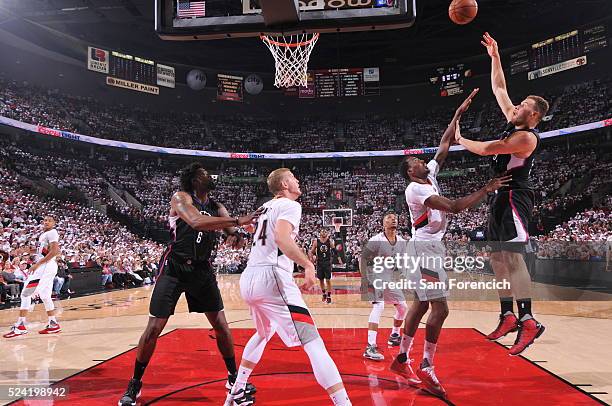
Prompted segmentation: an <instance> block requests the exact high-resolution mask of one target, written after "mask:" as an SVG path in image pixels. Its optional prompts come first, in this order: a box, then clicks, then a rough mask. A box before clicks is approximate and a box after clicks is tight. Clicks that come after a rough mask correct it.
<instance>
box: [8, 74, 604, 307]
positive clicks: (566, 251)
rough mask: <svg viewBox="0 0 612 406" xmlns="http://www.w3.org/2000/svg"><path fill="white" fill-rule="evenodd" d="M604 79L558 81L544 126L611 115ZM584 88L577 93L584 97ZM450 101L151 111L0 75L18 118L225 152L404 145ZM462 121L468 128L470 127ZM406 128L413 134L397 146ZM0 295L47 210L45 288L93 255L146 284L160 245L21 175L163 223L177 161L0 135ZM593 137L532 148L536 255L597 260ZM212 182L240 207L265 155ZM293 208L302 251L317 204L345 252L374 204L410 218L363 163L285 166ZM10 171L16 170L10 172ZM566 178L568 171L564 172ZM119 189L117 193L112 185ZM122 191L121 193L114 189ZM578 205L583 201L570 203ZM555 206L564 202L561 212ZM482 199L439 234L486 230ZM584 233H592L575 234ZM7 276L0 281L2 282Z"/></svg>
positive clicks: (454, 179) (246, 205)
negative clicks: (376, 110)
mask: <svg viewBox="0 0 612 406" xmlns="http://www.w3.org/2000/svg"><path fill="white" fill-rule="evenodd" d="M611 85H612V81H611V79H609V78H608V79H601V80H599V79H598V80H594V81H590V82H586V83H582V84H578V85H572V86H567V87H565V88H562V89H558V90H556V91H552V90H551V92H550V94H545V95H544V96H545V97H546V98H547V99H548V100H549V101H550V102H551V107H552V108H551V111H550V113H549V114H550V117H548V118H547V119H546V121H544V122H543V123H542V125H541V129H542V130H547V129H554V128H563V127H568V126H572V125H578V124H583V123H587V122H592V121H596V120H601V119H605V118H610V117H612V103H611V102H610V100H611V98H610V95H611V90H610V89H611V88H612V87H611ZM586 100H588V103H587V102H585V101H586ZM452 113H453V111H452V110H449V109H446V108H442V107H435V108H432V109H430V110H428V111H426V112H420V113H416V114H414V115H411V116H384V115H376V114H370V115H368V116H364V117H360V118H347V119H343V120H340V121H337V120H336V121H332V120H328V119H326V120H320V119H312V118H309V119H302V120H291V121H290V120H286V119H282V118H279V119H271V118H254V117H248V116H233V117H231V118H228V117H207V116H205V115H203V114H193V113H186V112H180V113H176V112H166V113H160V112H153V111H148V110H146V109H144V108H129V109H128V108H125V106H121V105H116V106H110V105H106V104H104V103H101V102H99V101H97V100H95V99H93V98H85V97H78V96H71V95H65V94H61V93H59V92H57V91H50V90H48V89H44V88H40V87H37V86H32V85H29V84H26V83H15V82H10V81H7V80H5V79H2V78H0V115H2V116H5V117H9V118H14V119H17V120H20V121H24V122H28V123H33V124H37V125H44V126H47V127H52V128H57V129H61V130H68V131H74V132H79V133H84V134H88V135H93V136H97V137H102V138H111V139H118V140H126V141H136V142H141V143H142V142H146V143H148V144H153V145H160V146H172V147H183V148H197V149H210V150H227V151H240V152H248V151H253V152H260V151H266V152H296V151H300V150H307V151H309V152H315V151H332V150H376V149H401V148H405V147H407V146H410V147H420V146H431V145H436V144H437V142H438V140H439V137H440V134H441V133H442V132H443V131H444V129H445V127H446V125H447V123H448V121H449V120H450V117H451V115H452ZM503 124H504V121H503V117H502V116H501V114H500V113H499V108H498V107H497V105H496V104H495V103H494V102H488V101H487V102H483V103H480V104H478V103H477V102H476V103H475V105H474V106H472V109H471V110H470V111H469V112H468V113H467V114H466V115H465V116H464V117H463V118H462V126H463V127H464V128H466V129H468V131H469V132H470V136H471V137H472V138H483V137H485V136H486V137H489V136H490V135H491V134H494V133H496V132H497V130H498V129H499V128H501V127H503ZM470 130H471V131H470ZM407 140H410V144H409V145H407ZM0 146H1V147H2V148H1V150H0V158H1V159H2V162H1V163H0V175H1V176H2V179H3V181H2V183H1V184H0V219H1V220H2V225H1V228H0V254H1V255H2V260H0V262H1V264H0V269H1V270H2V272H3V273H2V276H1V277H0V299H2V300H6V298H7V297H14V296H15V294H16V292H15V290H18V289H19V283H20V281H21V283H22V282H23V280H24V275H26V276H27V268H28V267H29V265H30V264H31V258H30V254H31V252H32V250H33V249H34V246H35V240H36V237H37V236H38V234H39V233H40V219H41V216H42V215H44V214H48V213H50V214H54V215H55V216H56V217H57V218H58V229H59V230H60V235H61V242H62V260H63V261H64V263H65V265H66V266H65V269H68V272H67V273H66V272H64V273H62V274H61V276H60V275H58V280H57V281H56V285H55V287H54V291H55V292H56V293H58V294H59V293H61V292H62V291H63V292H69V291H70V286H69V285H70V279H71V278H70V272H69V269H70V266H72V265H74V264H76V265H78V266H84V265H85V264H88V263H96V264H99V265H100V266H101V267H102V280H101V284H104V285H109V286H110V285H113V286H131V285H138V284H142V283H151V282H153V279H154V274H155V270H156V263H157V261H158V259H159V257H160V254H161V251H162V249H163V247H162V246H161V245H159V244H158V243H155V242H153V241H150V240H146V239H142V238H140V237H138V236H137V235H135V234H133V233H132V232H130V231H129V230H128V228H127V227H126V224H121V223H119V222H116V221H113V220H111V219H110V218H109V217H107V216H106V215H104V214H102V213H101V212H100V211H99V210H96V209H94V208H91V207H90V206H88V205H87V204H85V203H84V202H82V201H79V202H77V201H75V200H58V199H49V198H41V197H38V196H36V195H34V194H31V193H28V192H25V189H27V188H24V184H23V183H24V182H27V180H26V179H28V180H32V179H39V180H44V181H46V182H48V183H50V184H51V185H53V186H54V187H55V188H57V189H58V190H64V191H77V192H79V193H81V194H82V195H84V196H86V197H87V198H88V199H89V200H92V201H97V202H99V203H101V204H104V205H107V206H111V207H114V208H115V209H116V210H117V211H118V212H119V213H122V214H124V215H126V216H127V218H129V219H131V221H134V222H136V221H140V222H147V223H152V224H156V225H158V226H160V227H165V226H166V225H167V214H168V202H169V200H170V197H171V195H172V193H174V192H175V191H176V190H177V187H178V176H177V170H176V169H177V167H176V165H175V164H167V163H166V162H161V161H160V160H144V159H141V160H133V159H130V160H127V159H126V160H124V161H123V162H121V161H117V160H113V159H109V158H108V157H106V156H104V155H103V154H98V156H96V157H95V158H94V157H93V156H92V157H82V156H75V155H72V156H70V155H67V154H61V153H59V152H58V153H54V155H53V159H49V155H48V154H47V153H44V152H36V151H34V150H30V149H27V148H23V147H21V146H19V145H14V144H9V143H6V142H4V141H0ZM608 161H609V159H605V155H602V151H599V150H598V149H597V144H594V143H581V144H578V145H573V146H572V148H571V149H570V148H569V146H564V147H559V146H557V147H547V148H545V149H544V151H542V153H541V154H539V156H538V158H537V161H536V164H535V167H534V170H533V172H532V179H533V183H534V190H535V191H536V207H535V209H534V212H535V215H536V216H535V218H536V220H537V219H542V218H547V217H555V216H556V217H557V218H558V222H557V223H558V224H556V226H555V227H553V229H552V230H551V231H550V232H548V233H542V235H540V236H538V237H537V242H538V255H540V257H548V258H555V257H564V258H571V259H597V258H601V253H602V251H601V250H602V249H605V244H603V243H602V242H603V241H607V240H609V239H610V237H611V236H612V213H611V212H610V209H609V208H610V206H611V205H610V203H611V201H610V198H609V197H608V198H606V199H604V200H603V202H604V203H603V204H600V205H599V206H601V207H593V206H592V205H591V206H589V207H588V208H587V209H584V208H583V207H582V206H580V204H583V203H584V202H585V201H588V200H589V199H590V197H591V195H593V194H596V193H604V194H606V193H609V192H608V190H609V186H610V179H612V176H611V175H612V164H611V163H609V162H608ZM487 164H488V162H487V160H486V159H477V158H474V157H472V158H470V161H465V158H461V161H460V162H459V161H457V162H453V161H452V160H451V159H450V158H449V163H448V165H447V167H446V168H445V171H446V172H448V175H447V176H442V175H441V176H440V185H441V189H442V192H443V194H444V195H445V196H447V197H449V198H451V199H452V198H458V197H462V196H465V195H467V194H468V193H471V192H473V191H475V190H477V189H478V188H480V187H482V186H483V185H484V184H485V183H486V181H487V180H488V174H487V171H486V166H487ZM217 169H218V171H217V172H218V173H219V179H218V182H217V183H218V188H217V189H216V190H215V191H214V192H213V193H212V197H213V198H214V199H216V200H218V201H220V202H221V203H223V204H224V205H225V206H226V207H227V208H228V210H229V212H230V213H231V214H232V215H240V214H244V213H246V212H248V211H251V210H252V209H253V208H254V207H256V206H257V204H258V203H260V202H261V201H262V200H263V199H264V197H265V196H266V187H265V183H263V182H262V179H263V178H264V177H265V175H266V174H267V173H268V172H269V170H270V169H271V167H266V166H260V167H256V166H255V165H253V164H242V165H239V164H233V163H230V164H228V165H226V166H222V167H221V168H217ZM295 173H296V175H297V176H298V178H299V179H300V182H301V188H302V191H303V196H302V197H301V199H300V203H301V204H302V206H303V208H304V214H303V218H302V226H301V231H300V239H299V241H298V242H299V243H300V245H301V246H302V247H304V249H307V248H308V246H309V244H310V242H311V241H312V239H313V238H316V236H317V235H318V232H319V230H320V229H321V228H322V227H323V224H322V215H321V211H322V210H323V209H326V208H339V207H350V208H352V209H353V213H354V215H353V225H352V227H347V228H346V230H345V239H346V242H345V244H346V246H345V249H346V252H347V254H348V256H349V257H351V258H356V257H358V255H359V252H360V246H361V242H362V241H365V240H367V239H368V238H370V237H371V236H372V235H374V234H376V233H378V232H380V231H381V229H382V227H381V221H382V215H383V213H385V212H387V211H388V210H395V211H401V212H403V213H402V215H401V216H400V228H401V232H402V233H404V235H405V236H406V237H409V234H408V230H409V228H410V226H409V225H410V218H409V215H408V214H407V213H406V212H405V207H404V206H403V203H402V202H403V200H404V199H403V191H404V189H405V186H406V183H405V180H404V179H402V178H401V177H400V176H399V174H398V173H397V168H396V167H395V166H394V165H390V164H378V163H376V162H375V163H374V164H373V163H372V161H369V162H362V163H359V164H355V163H353V164H351V165H349V166H344V167H339V166H338V165H337V164H335V163H334V164H329V166H322V165H320V164H317V165H316V166H312V167H310V168H308V169H305V168H303V167H300V168H296V170H295ZM20 177H21V178H20ZM570 181H571V182H570ZM109 188H113V190H117V191H124V192H127V193H129V194H130V195H131V196H132V197H133V198H134V199H135V200H136V201H137V203H138V204H137V205H134V204H132V203H131V202H130V201H129V199H126V200H125V202H123V203H119V202H118V201H117V200H116V199H114V198H113V197H112V196H111V194H110V193H109ZM335 188H338V189H341V190H342V191H343V193H344V194H345V196H347V198H345V199H343V202H333V201H332V200H333V199H330V191H331V190H333V189H335ZM123 197H125V196H123ZM578 207H582V208H578ZM559 213H564V214H565V213H567V214H568V216H567V217H562V216H560V215H559ZM486 218H487V207H486V205H485V204H484V203H483V204H481V205H479V206H478V207H475V208H473V209H470V210H467V211H464V212H462V213H459V214H457V215H451V216H450V223H449V232H448V233H447V237H446V238H447V240H452V241H463V240H465V239H470V238H473V237H474V233H475V232H479V231H484V229H485V225H486ZM584 241H598V243H596V244H583V242H584ZM248 246H249V245H247V246H246V247H245V248H242V249H240V250H234V249H231V248H229V246H226V245H225V244H223V243H221V244H220V245H219V247H218V255H217V256H216V259H215V263H214V265H215V267H216V268H217V269H218V270H221V271H223V272H230V273H235V272H240V271H241V269H242V267H243V266H244V264H245V261H246V259H247V257H248V252H249V249H248ZM8 282H10V283H8Z"/></svg>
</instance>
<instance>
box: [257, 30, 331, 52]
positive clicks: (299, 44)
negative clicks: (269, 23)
mask: <svg viewBox="0 0 612 406" xmlns="http://www.w3.org/2000/svg"><path fill="white" fill-rule="evenodd" d="M259 38H261V40H262V41H266V42H267V43H269V44H273V45H276V46H279V47H289V48H296V47H302V46H306V45H308V44H310V43H311V42H312V41H315V40H316V39H317V38H319V33H318V32H315V33H314V34H313V35H312V38H310V39H309V40H307V41H301V42H291V43H286V42H278V41H275V40H273V39H271V38H270V37H269V36H267V35H263V34H262V35H260V36H259Z"/></svg>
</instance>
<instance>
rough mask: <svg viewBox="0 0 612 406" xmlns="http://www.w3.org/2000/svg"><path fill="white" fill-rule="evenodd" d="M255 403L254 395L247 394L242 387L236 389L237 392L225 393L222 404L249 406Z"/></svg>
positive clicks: (226, 405)
mask: <svg viewBox="0 0 612 406" xmlns="http://www.w3.org/2000/svg"><path fill="white" fill-rule="evenodd" d="M253 404H255V396H253V395H248V394H247V393H246V392H245V391H244V389H238V392H236V393H234V394H232V393H231V392H230V393H228V394H227V397H226V398H225V403H224V406H250V405H253Z"/></svg>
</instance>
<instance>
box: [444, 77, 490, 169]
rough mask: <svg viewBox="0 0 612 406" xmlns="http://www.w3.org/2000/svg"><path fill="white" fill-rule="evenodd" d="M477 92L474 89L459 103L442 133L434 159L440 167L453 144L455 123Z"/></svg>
mask: <svg viewBox="0 0 612 406" xmlns="http://www.w3.org/2000/svg"><path fill="white" fill-rule="evenodd" d="M478 90H480V89H478V88H476V89H474V90H472V93H470V95H469V96H468V97H467V98H466V99H465V100H464V101H463V103H461V106H459V107H458V108H457V111H455V115H454V116H453V119H452V120H451V122H450V124H449V125H448V128H446V131H444V134H443V135H442V141H440V146H439V147H438V151H437V152H436V156H435V157H434V159H435V160H436V161H437V162H438V165H439V166H440V167H442V165H444V161H446V157H447V156H448V150H449V149H450V146H451V144H452V143H453V140H454V135H455V128H456V125H457V121H458V120H459V119H460V118H461V115H462V114H463V113H465V112H466V111H467V109H468V108H469V107H470V104H471V103H472V99H473V98H474V96H476V93H478Z"/></svg>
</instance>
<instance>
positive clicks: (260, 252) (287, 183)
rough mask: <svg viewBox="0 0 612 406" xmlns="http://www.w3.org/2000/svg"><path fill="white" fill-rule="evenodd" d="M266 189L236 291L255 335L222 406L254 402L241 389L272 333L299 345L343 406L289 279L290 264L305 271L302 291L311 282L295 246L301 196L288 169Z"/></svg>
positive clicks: (335, 377)
mask: <svg viewBox="0 0 612 406" xmlns="http://www.w3.org/2000/svg"><path fill="white" fill-rule="evenodd" d="M268 188H269V190H270V192H271V193H272V194H273V195H274V198H273V199H272V200H270V201H268V202H267V203H265V204H264V205H263V206H262V208H261V209H260V210H261V211H262V213H261V216H260V217H259V220H258V222H257V228H256V230H255V234H254V236H253V247H252V248H251V253H250V254H249V260H248V263H247V267H246V269H245V271H244V272H243V273H242V276H241V277H240V293H241V295H242V298H243V299H244V300H245V301H246V302H247V304H248V305H249V308H250V310H251V316H252V317H253V321H254V322H255V326H256V329H257V331H256V333H255V334H253V336H252V337H251V339H250V340H249V342H248V343H247V345H246V346H245V348H244V352H243V353H242V362H241V363H240V368H239V370H238V377H237V379H236V383H235V384H234V386H233V387H232V389H231V391H230V393H229V394H228V396H227V399H226V402H225V405H226V406H230V405H251V404H253V402H254V399H253V398H252V397H250V396H248V395H246V394H245V392H244V388H245V385H246V383H247V380H248V378H249V376H250V375H251V372H253V369H254V368H255V367H256V366H257V363H258V362H259V360H260V359H261V356H262V354H263V352H264V349H265V347H266V344H267V342H268V340H270V338H272V336H273V335H274V334H275V333H276V334H278V335H279V336H280V338H281V339H282V340H283V342H284V343H285V345H286V346H288V347H296V346H302V347H304V351H306V354H307V355H308V358H309V359H310V364H311V366H312V369H313V372H314V375H315V378H316V380H317V382H318V383H319V385H321V386H322V387H323V388H324V389H325V390H326V391H327V393H328V395H329V397H330V398H331V400H332V402H333V404H334V405H338V406H349V405H351V402H350V400H349V397H348V395H347V393H346V389H345V388H344V384H343V383H342V378H341V377H340V373H339V372H338V368H337V367H336V364H335V363H334V361H333V360H332V359H331V357H330V356H329V353H328V352H327V349H326V348H325V344H323V340H322V339H321V337H320V336H319V332H318V331H317V327H316V326H315V323H314V321H313V319H312V317H311V315H310V312H309V310H308V307H307V306H306V303H304V299H303V298H302V294H301V293H300V289H299V288H298V286H297V285H296V283H295V281H294V280H293V275H292V274H293V265H294V262H295V263H297V264H298V265H300V266H302V267H303V268H304V270H305V280H304V284H303V286H302V288H303V289H305V290H310V289H311V288H312V287H313V286H314V285H315V283H316V279H315V268H314V265H313V264H312V262H310V260H309V259H308V257H307V256H306V254H305V253H304V252H303V251H302V249H301V248H300V247H299V246H298V245H297V244H296V242H295V239H296V237H297V235H298V231H299V227H300V220H301V217H302V206H301V205H300V204H299V203H298V202H296V200H297V198H298V197H300V195H301V194H302V191H301V190H300V183H299V181H298V180H297V179H296V178H295V176H293V174H292V173H291V171H290V170H289V169H287V168H280V169H276V170H274V171H272V172H271V173H270V175H269V176H268Z"/></svg>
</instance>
